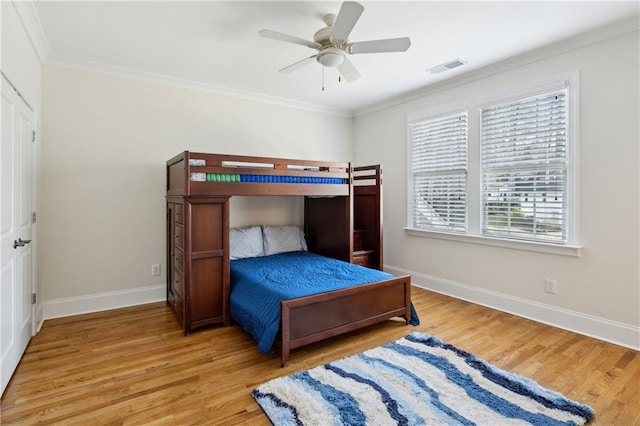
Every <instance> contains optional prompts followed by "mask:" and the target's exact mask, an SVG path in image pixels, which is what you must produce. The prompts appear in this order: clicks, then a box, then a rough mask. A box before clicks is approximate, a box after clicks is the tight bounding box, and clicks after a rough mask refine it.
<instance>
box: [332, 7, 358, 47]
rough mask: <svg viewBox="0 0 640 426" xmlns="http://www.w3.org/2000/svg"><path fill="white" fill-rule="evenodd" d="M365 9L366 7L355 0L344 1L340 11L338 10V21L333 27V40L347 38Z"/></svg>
mask: <svg viewBox="0 0 640 426" xmlns="http://www.w3.org/2000/svg"><path fill="white" fill-rule="evenodd" d="M363 11H364V7H362V5H361V4H360V3H356V2H355V1H345V2H344V3H342V6H341V7H340V12H338V16H337V17H336V22H335V23H334V24H333V29H332V30H331V37H332V38H333V40H339V41H345V40H347V39H348V38H349V34H351V30H353V27H354V26H355V25H356V22H358V19H360V15H362V12H363Z"/></svg>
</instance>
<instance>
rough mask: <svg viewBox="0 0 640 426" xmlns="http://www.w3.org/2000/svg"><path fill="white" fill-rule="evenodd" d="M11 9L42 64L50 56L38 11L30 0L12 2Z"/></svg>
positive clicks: (14, 0)
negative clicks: (14, 11) (13, 10)
mask: <svg viewBox="0 0 640 426" xmlns="http://www.w3.org/2000/svg"><path fill="white" fill-rule="evenodd" d="M11 3H12V4H13V8H14V9H15V10H16V13H17V15H18V18H19V19H20V22H21V23H22V26H23V27H24V29H25V32H26V33H27V37H28V38H29V41H30V42H31V45H32V46H33V50H35V52H36V55H38V59H39V60H40V62H44V61H45V60H46V59H47V57H48V56H49V55H50V54H51V48H50V47H49V41H48V40H47V37H46V36H45V34H44V30H43V29H42V23H41V22H40V17H39V16H38V11H37V10H36V6H35V4H34V3H33V1H32V0H23V1H16V0H12V1H11Z"/></svg>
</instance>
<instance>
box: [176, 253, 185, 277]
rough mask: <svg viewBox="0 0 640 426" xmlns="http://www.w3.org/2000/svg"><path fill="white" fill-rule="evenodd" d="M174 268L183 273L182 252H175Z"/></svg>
mask: <svg viewBox="0 0 640 426" xmlns="http://www.w3.org/2000/svg"><path fill="white" fill-rule="evenodd" d="M175 266H176V270H178V271H180V272H184V253H182V250H176V259H175Z"/></svg>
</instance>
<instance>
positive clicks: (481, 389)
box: [253, 332, 593, 426]
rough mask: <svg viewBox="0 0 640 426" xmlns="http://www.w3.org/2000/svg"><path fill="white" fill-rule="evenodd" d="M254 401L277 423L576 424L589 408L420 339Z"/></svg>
mask: <svg viewBox="0 0 640 426" xmlns="http://www.w3.org/2000/svg"><path fill="white" fill-rule="evenodd" d="M253 397H254V398H255V400H256V401H257V402H258V404H260V407H262V409H263V410H264V412H265V413H266V415H267V416H268V417H269V420H271V422H272V423H273V424H274V425H277V426H284V425H323V426H328V425H376V426H378V425H396V424H397V425H431V424H436V425H458V424H460V425H473V424H477V425H521V424H525V425H526V424H534V425H545V426H546V425H556V424H558V425H573V424H577V425H581V424H584V423H585V422H587V421H588V420H589V419H590V418H591V416H593V410H592V409H591V408H590V407H588V406H586V405H583V404H579V403H577V402H574V401H571V400H570V399H567V398H566V397H564V396H563V395H561V394H559V393H557V392H553V391H550V390H547V389H544V388H542V387H541V386H540V385H538V384H537V383H535V382H533V381H531V380H529V379H526V378H524V377H521V376H517V375H514V374H511V373H508V372H506V371H503V370H501V369H499V368H496V367H494V366H492V365H491V364H489V363H487V362H486V361H483V360H481V359H478V358H476V357H475V356H473V355H471V354H469V353H467V352H464V351H462V350H460V349H457V348H455V347H454V346H452V345H450V344H447V343H444V342H442V341H441V340H439V339H437V338H435V337H432V336H430V335H428V334H425V333H418V332H416V333H411V334H409V335H408V336H406V337H404V338H402V339H400V340H397V341H395V342H391V343H388V344H386V345H383V346H379V347H377V348H374V349H370V350H368V351H365V352H362V353H360V354H357V355H354V356H351V357H349V358H345V359H341V360H338V361H335V362H332V363H330V364H326V365H322V366H319V367H316V368H313V369H311V370H306V371H301V372H298V373H296V374H293V375H291V376H286V377H280V378H277V379H274V380H271V381H269V382H267V383H264V384H262V385H260V386H258V387H257V388H256V389H255V390H254V391H253Z"/></svg>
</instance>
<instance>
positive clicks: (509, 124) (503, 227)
mask: <svg viewBox="0 0 640 426" xmlns="http://www.w3.org/2000/svg"><path fill="white" fill-rule="evenodd" d="M481 123H482V130H481V155H482V160H481V168H482V233H483V234H484V235H489V236H498V237H506V238H519V239H526V240H534V241H544V242H555V243H566V242H567V95H566V90H559V91H555V92H553V93H547V94H543V95H538V96H533V97H528V98H526V99H519V100H517V101H513V102H509V103H505V104H501V105H495V106H489V107H485V108H483V109H482V112H481Z"/></svg>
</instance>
